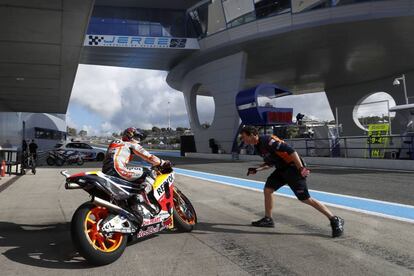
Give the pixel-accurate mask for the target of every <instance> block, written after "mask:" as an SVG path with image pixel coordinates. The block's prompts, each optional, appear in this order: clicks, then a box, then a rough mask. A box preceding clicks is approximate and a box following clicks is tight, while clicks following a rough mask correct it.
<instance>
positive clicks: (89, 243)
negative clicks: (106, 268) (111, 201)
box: [71, 202, 128, 265]
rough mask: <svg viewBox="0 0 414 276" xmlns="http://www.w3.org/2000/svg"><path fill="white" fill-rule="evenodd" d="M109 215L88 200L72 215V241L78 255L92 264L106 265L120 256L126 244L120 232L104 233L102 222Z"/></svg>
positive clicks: (106, 210) (104, 209)
mask: <svg viewBox="0 0 414 276" xmlns="http://www.w3.org/2000/svg"><path fill="white" fill-rule="evenodd" d="M109 215H110V212H109V211H108V209H107V208H104V207H98V206H96V205H94V204H92V203H90V202H86V203H84V204H82V205H81V206H79V208H78V209H77V210H76V212H75V214H74V215H73V217H72V222H71V235H72V241H73V243H74V245H75V247H76V249H78V251H79V253H80V255H81V256H82V257H84V258H85V259H86V260H87V261H88V262H89V263H91V264H93V265H106V264H110V263H112V262H114V261H116V260H117V259H118V258H119V257H121V255H122V253H123V252H124V250H125V247H126V245H127V240H128V239H127V237H126V236H125V235H124V234H122V233H113V234H110V235H104V234H103V233H102V232H101V231H100V227H101V226H102V225H101V224H102V222H103V221H104V220H105V219H106V218H107V217H108V216H109Z"/></svg>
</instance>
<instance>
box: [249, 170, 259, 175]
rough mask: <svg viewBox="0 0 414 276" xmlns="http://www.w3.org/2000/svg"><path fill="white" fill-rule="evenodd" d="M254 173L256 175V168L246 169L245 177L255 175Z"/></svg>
mask: <svg viewBox="0 0 414 276" xmlns="http://www.w3.org/2000/svg"><path fill="white" fill-rule="evenodd" d="M256 173H257V169H256V168H248V169H247V175H250V174H256Z"/></svg>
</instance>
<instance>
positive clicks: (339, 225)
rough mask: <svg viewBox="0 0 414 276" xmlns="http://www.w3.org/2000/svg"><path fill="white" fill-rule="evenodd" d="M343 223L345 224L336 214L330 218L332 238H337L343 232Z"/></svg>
mask: <svg viewBox="0 0 414 276" xmlns="http://www.w3.org/2000/svg"><path fill="white" fill-rule="evenodd" d="M344 224H345V221H344V219H343V218H340V217H338V216H334V217H333V218H332V219H331V227H332V238H337V237H340V236H342V234H343V233H344Z"/></svg>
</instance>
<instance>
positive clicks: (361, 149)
mask: <svg viewBox="0 0 414 276" xmlns="http://www.w3.org/2000/svg"><path fill="white" fill-rule="evenodd" d="M286 141H287V143H289V144H290V145H291V146H293V147H294V148H295V150H296V151H297V152H298V153H299V154H301V155H302V156H309V157H316V156H321V157H345V158H376V159H378V158H384V159H412V160H414V134H413V135H412V136H401V135H381V137H379V136H352V137H340V138H335V139H332V138H323V139H313V138H304V139H289V140H286Z"/></svg>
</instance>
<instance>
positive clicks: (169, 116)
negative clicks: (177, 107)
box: [168, 101, 171, 131]
mask: <svg viewBox="0 0 414 276" xmlns="http://www.w3.org/2000/svg"><path fill="white" fill-rule="evenodd" d="M168 130H169V131H170V130H171V112H170V101H168Z"/></svg>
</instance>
